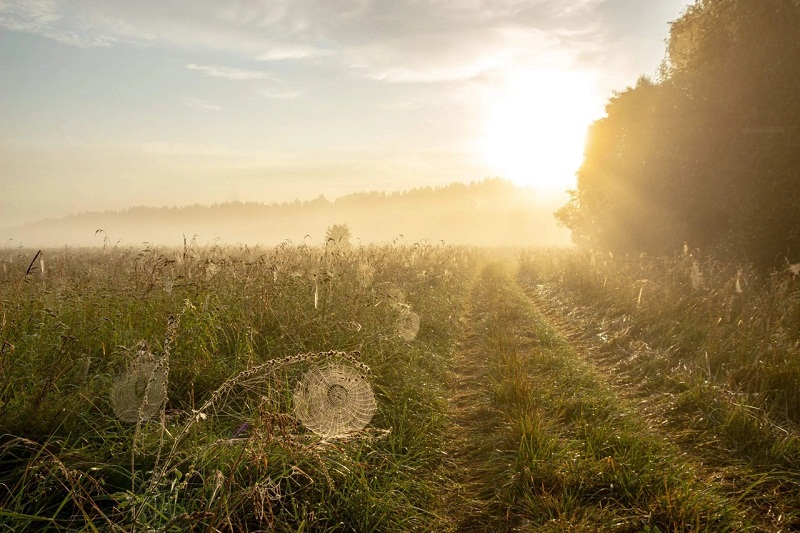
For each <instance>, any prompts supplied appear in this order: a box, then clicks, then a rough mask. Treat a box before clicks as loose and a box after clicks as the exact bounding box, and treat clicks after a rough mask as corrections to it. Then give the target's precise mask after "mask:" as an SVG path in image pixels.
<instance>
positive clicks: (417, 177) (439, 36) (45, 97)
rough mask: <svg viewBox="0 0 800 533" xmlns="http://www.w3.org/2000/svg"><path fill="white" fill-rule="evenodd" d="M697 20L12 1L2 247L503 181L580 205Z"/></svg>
mask: <svg viewBox="0 0 800 533" xmlns="http://www.w3.org/2000/svg"><path fill="white" fill-rule="evenodd" d="M687 1H688V0H527V1H520V0H450V1H443V0H409V1H399V0H274V1H256V0H232V1H226V2H212V1H198V0H191V1H169V0H139V1H137V2H129V1H122V0H73V1H61V0H0V95H2V96H1V97H0V227H10V226H14V225H18V224H21V223H24V222H27V221H33V220H38V219H42V218H49V217H61V216H64V215H68V214H72V213H79V212H83V211H89V210H91V211H106V210H120V209H124V208H126V207H131V206H137V205H147V206H164V205H178V206H180V205H191V204H197V203H200V204H211V203H221V202H229V201H257V202H266V203H271V202H284V201H291V200H294V199H296V198H299V199H301V200H304V199H311V198H315V197H317V196H319V195H320V194H324V195H325V196H326V197H328V198H330V199H333V198H336V197H339V196H342V195H345V194H348V193H351V192H359V191H371V190H386V191H398V190H407V189H411V188H416V187H423V186H443V185H446V184H449V183H452V182H455V181H461V182H471V181H478V180H481V179H483V178H486V177H493V176H500V177H505V178H508V179H511V180H513V181H515V182H516V183H519V184H520V185H524V186H526V187H531V188H533V189H535V190H536V191H537V193H539V194H540V195H541V197H542V199H543V201H549V202H553V203H554V205H555V204H558V203H563V202H564V201H566V198H567V194H566V190H567V189H569V188H571V187H574V183H575V178H574V173H575V171H576V170H577V167H578V166H579V164H580V159H581V155H582V150H583V142H584V140H585V133H586V128H587V127H588V125H589V124H590V123H591V122H592V121H593V120H595V119H597V118H600V117H601V116H602V115H603V108H604V105H605V103H606V102H607V100H608V98H609V97H611V96H612V94H613V91H621V90H624V89H625V87H627V86H630V85H633V84H634V83H635V82H636V79H637V78H638V77H639V76H641V75H649V76H655V75H656V73H657V70H658V66H659V64H660V62H661V61H662V59H663V57H664V49H665V39H666V38H667V36H668V31H669V22H670V21H672V20H675V19H676V18H677V17H678V16H679V15H680V13H681V12H682V11H683V10H684V9H685V7H686V4H687Z"/></svg>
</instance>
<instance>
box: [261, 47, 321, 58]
mask: <svg viewBox="0 0 800 533" xmlns="http://www.w3.org/2000/svg"><path fill="white" fill-rule="evenodd" d="M335 53H336V52H335V51H334V50H330V49H324V48H315V47H313V46H304V45H289V46H277V47H275V48H273V49H271V50H269V51H267V52H264V53H263V54H260V55H259V56H257V57H256V59H258V60H259V61H284V60H287V59H306V58H311V57H324V56H332V55H334V54H335Z"/></svg>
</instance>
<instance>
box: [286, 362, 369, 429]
mask: <svg viewBox="0 0 800 533" xmlns="http://www.w3.org/2000/svg"><path fill="white" fill-rule="evenodd" d="M293 400H294V413H295V416H296V417H297V418H298V419H299V420H300V422H302V424H303V425H304V426H305V427H307V428H308V429H310V430H311V431H313V432H314V433H316V434H318V435H320V436H321V437H323V438H333V437H341V436H344V435H348V434H350V433H355V432H358V431H361V430H362V429H364V427H366V425H367V424H368V423H369V422H370V420H372V416H373V415H374V414H375V411H376V409H377V405H376V403H375V395H374V394H373V392H372V387H371V386H370V384H369V382H368V381H367V380H366V379H365V378H364V376H363V375H362V374H361V373H360V372H358V370H356V369H355V368H353V367H350V366H345V365H339V364H326V365H320V366H315V367H312V368H311V369H310V370H308V371H307V372H306V373H305V374H304V375H303V377H302V379H300V381H299V382H298V383H297V386H296V387H295V390H294V395H293Z"/></svg>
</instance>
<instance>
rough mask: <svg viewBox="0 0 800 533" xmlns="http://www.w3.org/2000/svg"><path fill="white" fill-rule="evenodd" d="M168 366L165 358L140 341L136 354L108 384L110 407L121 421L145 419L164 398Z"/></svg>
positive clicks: (156, 410)
mask: <svg viewBox="0 0 800 533" xmlns="http://www.w3.org/2000/svg"><path fill="white" fill-rule="evenodd" d="M168 373H169V368H168V366H167V361H166V358H165V357H156V356H154V355H153V354H152V353H150V350H149V349H148V347H147V344H146V343H142V344H141V345H140V348H139V353H138V354H137V356H136V358H135V359H134V360H133V361H132V362H131V364H130V365H129V367H128V368H127V370H126V371H125V372H123V373H122V374H121V375H120V376H119V377H118V378H117V379H116V381H114V383H113V385H112V386H111V408H112V409H113V410H114V414H115V415H116V416H117V418H119V419H120V420H122V421H123V422H131V423H133V422H137V421H138V420H140V419H141V420H149V419H150V418H153V417H154V416H156V415H157V414H158V413H159V412H160V411H161V407H162V406H163V405H164V402H165V401H166V399H167V376H168Z"/></svg>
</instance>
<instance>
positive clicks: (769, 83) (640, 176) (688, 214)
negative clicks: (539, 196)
mask: <svg viewBox="0 0 800 533" xmlns="http://www.w3.org/2000/svg"><path fill="white" fill-rule="evenodd" d="M606 112H607V116H606V117H605V118H602V119H600V120H598V121H596V122H595V123H594V124H593V125H592V127H591V129H590V131H589V136H588V141H587V147H586V153H585V157H584V161H583V165H582V166H581V168H580V170H579V172H578V181H577V188H576V190H575V191H573V192H572V199H571V201H570V202H569V203H568V204H567V205H566V206H564V207H563V208H562V209H561V210H560V211H559V212H558V218H559V219H560V221H561V222H562V223H563V224H564V225H566V226H567V227H568V228H570V229H571V230H572V234H573V239H574V240H575V241H576V242H578V243H582V244H584V245H586V246H589V247H592V248H595V249H598V250H610V251H613V252H635V253H641V252H646V253H654V254H658V253H670V252H674V251H676V250H680V249H681V248H682V247H683V245H684V243H687V244H688V245H689V247H690V248H700V249H702V250H704V251H707V252H712V253H714V254H715V255H717V256H718V257H720V258H721V259H726V260H736V261H742V262H748V263H754V264H755V265H757V266H759V267H762V268H763V269H771V268H776V267H780V266H784V265H785V264H786V262H787V261H789V262H798V261H800V209H799V208H800V2H799V1H798V0H698V1H697V2H696V3H695V4H693V5H692V6H690V7H688V8H687V10H686V11H685V12H684V14H683V15H682V16H681V17H680V18H679V19H678V20H677V21H675V22H673V23H672V25H671V29H670V37H669V40H668V43H667V50H666V57H665V60H664V63H663V65H662V69H661V73H660V75H659V76H658V78H657V79H656V80H651V79H647V78H641V79H640V80H639V82H638V83H637V84H636V86H635V87H632V88H631V87H629V88H628V89H626V90H625V91H623V92H621V93H618V94H615V95H614V97H613V98H611V100H610V101H609V103H608V105H607V107H606Z"/></svg>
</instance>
